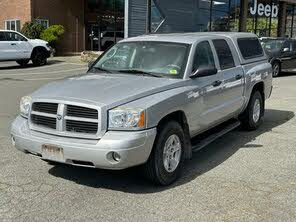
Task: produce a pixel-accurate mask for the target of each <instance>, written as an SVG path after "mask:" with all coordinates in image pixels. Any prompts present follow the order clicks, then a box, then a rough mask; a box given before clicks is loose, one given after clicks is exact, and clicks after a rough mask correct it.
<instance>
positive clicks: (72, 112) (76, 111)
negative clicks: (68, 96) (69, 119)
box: [67, 105, 98, 119]
mask: <svg viewBox="0 0 296 222" xmlns="http://www.w3.org/2000/svg"><path fill="white" fill-rule="evenodd" d="M67 116H75V117H81V118H89V119H98V110H96V109H90V108H86V107H81V106H72V105H68V106H67Z"/></svg>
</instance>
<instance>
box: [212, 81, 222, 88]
mask: <svg viewBox="0 0 296 222" xmlns="http://www.w3.org/2000/svg"><path fill="white" fill-rule="evenodd" d="M221 84H222V81H220V80H217V81H215V82H213V83H212V86H214V87H217V86H220V85H221Z"/></svg>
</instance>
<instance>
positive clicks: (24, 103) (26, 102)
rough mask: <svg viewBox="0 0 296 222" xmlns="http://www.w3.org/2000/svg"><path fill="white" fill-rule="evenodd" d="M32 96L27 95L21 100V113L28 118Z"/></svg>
mask: <svg viewBox="0 0 296 222" xmlns="http://www.w3.org/2000/svg"><path fill="white" fill-rule="evenodd" d="M31 102H32V98H31V97H29V96H25V97H23V98H22V99H21V102H20V113H21V115H22V116H23V117H25V118H28V115H29V112H30V108H31Z"/></svg>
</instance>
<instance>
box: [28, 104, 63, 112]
mask: <svg viewBox="0 0 296 222" xmlns="http://www.w3.org/2000/svg"><path fill="white" fill-rule="evenodd" d="M58 106H59V104H57V103H33V105H32V110H33V111H37V112H42V113H50V114H57V112H58Z"/></svg>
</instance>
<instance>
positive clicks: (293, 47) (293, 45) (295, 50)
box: [292, 40, 296, 52]
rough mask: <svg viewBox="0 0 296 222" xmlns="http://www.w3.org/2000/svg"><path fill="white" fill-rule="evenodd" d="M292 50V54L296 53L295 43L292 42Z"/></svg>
mask: <svg viewBox="0 0 296 222" xmlns="http://www.w3.org/2000/svg"><path fill="white" fill-rule="evenodd" d="M292 50H293V52H296V41H295V40H292Z"/></svg>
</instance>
